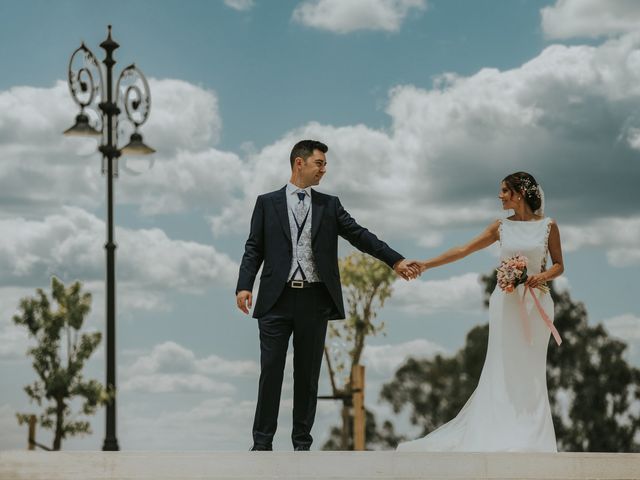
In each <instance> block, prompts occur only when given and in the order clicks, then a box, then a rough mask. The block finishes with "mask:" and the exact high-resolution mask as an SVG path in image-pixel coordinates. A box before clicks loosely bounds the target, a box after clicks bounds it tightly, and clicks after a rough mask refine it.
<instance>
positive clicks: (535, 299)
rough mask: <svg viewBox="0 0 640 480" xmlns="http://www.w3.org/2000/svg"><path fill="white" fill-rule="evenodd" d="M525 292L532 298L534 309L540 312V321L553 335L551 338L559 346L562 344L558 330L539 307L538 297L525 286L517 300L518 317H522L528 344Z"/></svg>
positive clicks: (528, 327) (529, 340) (529, 330)
mask: <svg viewBox="0 0 640 480" xmlns="http://www.w3.org/2000/svg"><path fill="white" fill-rule="evenodd" d="M527 292H529V293H531V296H532V297H533V302H534V303H535V305H536V308H537V309H538V312H540V316H541V317H542V320H543V321H544V323H546V325H547V327H548V328H549V330H550V331H551V334H552V335H553V338H554V339H555V341H556V343H557V344H558V345H560V344H561V343H562V338H560V334H559V333H558V330H557V329H556V327H555V326H554V325H553V322H552V321H551V319H550V318H549V316H548V315H547V314H546V313H545V311H544V309H543V308H542V305H540V301H539V300H538V297H536V294H535V293H534V291H533V288H531V287H530V286H528V285H525V286H524V293H523V294H522V299H519V300H520V301H519V302H518V303H519V304H520V316H521V317H522V323H523V326H524V336H525V337H526V339H527V341H528V342H529V343H532V339H531V326H530V325H529V315H527V311H526V309H525V306H524V298H525V297H526V295H527Z"/></svg>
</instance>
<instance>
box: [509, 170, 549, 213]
mask: <svg viewBox="0 0 640 480" xmlns="http://www.w3.org/2000/svg"><path fill="white" fill-rule="evenodd" d="M502 181H503V182H504V183H506V184H507V187H508V188H509V190H511V191H512V192H514V193H517V194H519V195H522V196H523V197H524V201H525V202H527V205H529V207H531V211H532V212H535V211H536V210H538V209H539V208H540V205H541V204H542V198H541V195H540V190H538V182H536V179H535V178H533V175H531V174H530V173H527V172H516V173H512V174H511V175H507V176H506V177H504V179H503V180H502Z"/></svg>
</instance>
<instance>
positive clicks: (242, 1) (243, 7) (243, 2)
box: [224, 0, 256, 12]
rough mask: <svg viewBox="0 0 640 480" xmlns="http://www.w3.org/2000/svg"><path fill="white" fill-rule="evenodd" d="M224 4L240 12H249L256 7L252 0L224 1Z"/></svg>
mask: <svg viewBox="0 0 640 480" xmlns="http://www.w3.org/2000/svg"><path fill="white" fill-rule="evenodd" d="M224 4H225V5H226V6H227V7H229V8H233V9H234V10H238V11H240V12H243V11H247V10H251V9H252V8H253V7H255V5H256V3H255V1H254V0H224Z"/></svg>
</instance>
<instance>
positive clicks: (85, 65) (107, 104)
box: [64, 25, 155, 450]
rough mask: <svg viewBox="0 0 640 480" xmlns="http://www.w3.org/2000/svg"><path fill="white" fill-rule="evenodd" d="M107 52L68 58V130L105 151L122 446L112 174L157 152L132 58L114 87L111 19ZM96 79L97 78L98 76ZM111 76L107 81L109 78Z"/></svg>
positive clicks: (112, 417)
mask: <svg viewBox="0 0 640 480" xmlns="http://www.w3.org/2000/svg"><path fill="white" fill-rule="evenodd" d="M100 47H102V49H103V50H104V51H105V54H106V55H105V58H104V60H103V61H102V64H100V63H99V62H98V60H97V58H96V57H95V55H94V54H93V53H92V52H91V50H89V49H88V48H87V47H86V46H85V45H84V43H83V44H82V45H81V46H80V47H79V48H78V49H77V50H76V51H75V52H73V54H72V55H71V60H70V61H69V90H70V91H71V96H72V97H73V99H74V101H75V102H76V103H77V104H78V105H79V106H80V113H79V114H78V116H76V123H75V125H74V126H73V127H71V128H69V129H68V130H66V131H65V132H64V134H65V135H82V136H96V137H101V144H100V146H99V148H98V150H99V151H100V152H101V153H102V173H103V174H106V176H107V243H106V244H105V249H106V255H107V278H106V287H107V295H106V314H107V388H108V389H109V390H110V391H111V392H112V394H113V396H112V399H111V401H110V402H109V404H108V405H107V423H106V427H107V428H106V434H105V438H104V444H103V446H102V449H103V450H119V449H120V447H119V446H118V439H117V437H116V288H115V282H116V275H115V271H116V270H115V250H116V244H115V242H114V239H113V178H114V177H117V176H118V158H119V157H120V156H121V155H122V154H123V153H126V154H149V153H153V152H155V150H154V149H152V148H151V147H148V146H147V145H145V144H144V142H143V141H142V135H140V133H139V132H138V128H139V127H140V126H141V125H142V124H143V123H144V122H145V121H146V120H147V117H148V116H149V109H150V107H151V96H150V92H149V85H148V84H147V80H146V79H145V77H144V75H143V74H142V72H141V71H140V70H139V69H138V68H137V67H136V66H135V65H134V64H131V65H129V66H128V67H126V68H125V69H124V70H123V71H122V73H121V74H120V76H119V77H118V81H117V83H116V86H115V90H114V88H113V66H114V65H115V63H116V61H115V60H114V58H113V52H114V50H116V49H117V48H118V47H119V45H118V44H117V43H116V42H115V41H114V40H113V39H112V38H111V25H109V34H108V36H107V39H106V40H105V41H104V42H102V43H101V44H100ZM96 76H97V80H98V81H96V78H95V77H96ZM105 76H106V83H105V82H104V78H105ZM98 98H99V103H98V105H97V106H98V108H99V110H100V112H101V113H97V112H95V110H93V112H94V113H95V116H96V119H95V122H96V124H97V126H98V128H97V129H96V128H95V127H93V126H92V125H91V124H90V122H91V119H90V118H89V116H88V115H87V113H86V111H85V109H86V108H87V107H90V109H91V107H94V108H95V105H94V101H97V99H98ZM121 106H124V111H125V113H126V116H127V119H128V120H129V121H130V122H131V123H132V124H133V126H134V131H133V133H132V134H131V138H130V141H129V143H128V144H127V145H125V146H124V147H122V148H118V133H119V130H118V118H119V115H120V113H121V112H122V110H121V109H120V107H121Z"/></svg>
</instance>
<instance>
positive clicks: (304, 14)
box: [292, 0, 427, 33]
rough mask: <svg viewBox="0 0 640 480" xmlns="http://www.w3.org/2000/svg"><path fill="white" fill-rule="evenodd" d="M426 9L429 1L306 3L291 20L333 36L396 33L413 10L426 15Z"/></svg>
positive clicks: (308, 0) (312, 0)
mask: <svg viewBox="0 0 640 480" xmlns="http://www.w3.org/2000/svg"><path fill="white" fill-rule="evenodd" d="M426 7H427V2H426V0H349V1H343V0H306V1H304V2H302V3H301V4H299V5H298V6H297V7H296V9H295V10H294V11H293V15H292V18H293V20H295V21H296V22H299V23H301V24H302V25H306V26H308V27H313V28H317V29H320V30H328V31H330V32H334V33H350V32H354V31H356V30H382V31H386V32H397V31H398V30H399V29H400V27H401V25H402V22H403V21H404V19H405V18H406V17H407V15H409V13H410V12H411V11H412V10H414V11H423V10H425V9H426Z"/></svg>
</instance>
